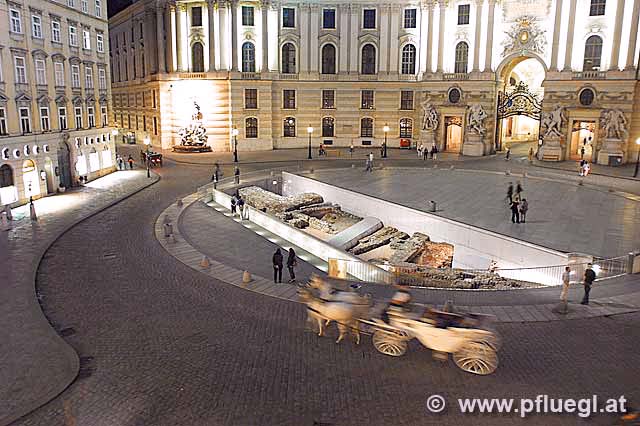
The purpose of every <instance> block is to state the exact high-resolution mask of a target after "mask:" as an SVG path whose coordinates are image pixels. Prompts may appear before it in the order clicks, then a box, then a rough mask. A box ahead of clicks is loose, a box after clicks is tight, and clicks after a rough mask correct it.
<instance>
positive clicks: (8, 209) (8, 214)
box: [4, 204, 13, 221]
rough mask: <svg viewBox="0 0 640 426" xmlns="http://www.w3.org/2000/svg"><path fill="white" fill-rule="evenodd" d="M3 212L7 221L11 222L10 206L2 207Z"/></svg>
mask: <svg viewBox="0 0 640 426" xmlns="http://www.w3.org/2000/svg"><path fill="white" fill-rule="evenodd" d="M4 212H5V213H6V214H7V220H9V221H11V220H13V214H12V213H11V205H10V204H7V205H6V206H4Z"/></svg>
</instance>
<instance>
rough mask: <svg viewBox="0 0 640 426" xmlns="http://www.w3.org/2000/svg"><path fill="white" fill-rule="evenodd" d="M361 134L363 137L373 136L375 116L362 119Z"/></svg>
mask: <svg viewBox="0 0 640 426" xmlns="http://www.w3.org/2000/svg"><path fill="white" fill-rule="evenodd" d="M360 136H361V137H363V138H372V137H373V118H363V119H362V120H360Z"/></svg>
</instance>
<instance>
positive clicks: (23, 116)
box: [19, 107, 31, 133]
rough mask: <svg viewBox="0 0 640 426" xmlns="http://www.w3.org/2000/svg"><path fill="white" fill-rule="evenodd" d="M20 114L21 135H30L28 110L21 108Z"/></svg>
mask: <svg viewBox="0 0 640 426" xmlns="http://www.w3.org/2000/svg"><path fill="white" fill-rule="evenodd" d="M19 114H20V130H21V131H22V133H31V117H29V108H27V107H21V108H20V109H19Z"/></svg>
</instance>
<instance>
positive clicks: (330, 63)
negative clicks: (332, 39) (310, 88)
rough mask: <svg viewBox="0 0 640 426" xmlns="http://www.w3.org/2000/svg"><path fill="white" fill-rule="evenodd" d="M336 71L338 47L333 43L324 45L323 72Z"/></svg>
mask: <svg viewBox="0 0 640 426" xmlns="http://www.w3.org/2000/svg"><path fill="white" fill-rule="evenodd" d="M335 73H336V47H335V46H334V45H333V44H325V45H324V46H322V74H335Z"/></svg>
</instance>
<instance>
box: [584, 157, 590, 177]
mask: <svg viewBox="0 0 640 426" xmlns="http://www.w3.org/2000/svg"><path fill="white" fill-rule="evenodd" d="M582 171H583V173H582V175H583V176H585V177H586V176H587V175H589V172H590V171H591V165H589V162H588V161H586V160H585V162H584V166H582Z"/></svg>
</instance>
